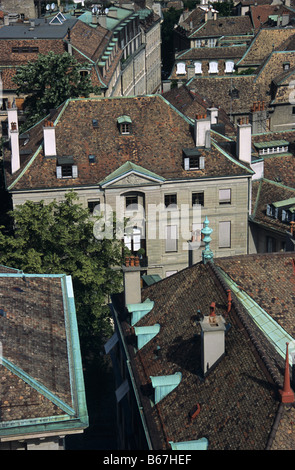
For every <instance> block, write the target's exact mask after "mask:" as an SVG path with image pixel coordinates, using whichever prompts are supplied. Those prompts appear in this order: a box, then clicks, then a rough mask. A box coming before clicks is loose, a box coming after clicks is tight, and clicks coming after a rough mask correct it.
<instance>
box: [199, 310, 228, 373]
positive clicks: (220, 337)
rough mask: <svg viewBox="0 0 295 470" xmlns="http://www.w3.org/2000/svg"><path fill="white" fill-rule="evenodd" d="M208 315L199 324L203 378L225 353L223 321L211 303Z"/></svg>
mask: <svg viewBox="0 0 295 470" xmlns="http://www.w3.org/2000/svg"><path fill="white" fill-rule="evenodd" d="M210 310H211V312H210V315H206V316H204V318H203V320H202V321H201V322H200V325H201V329H202V350H201V357H202V369H203V373H204V376H205V375H206V374H207V373H208V372H209V370H210V369H211V367H212V366H214V365H215V364H216V363H217V361H219V359H221V358H222V356H223V355H224V353H225V320H224V318H223V317H222V316H221V315H216V313H215V303H214V302H212V304H211V307H210Z"/></svg>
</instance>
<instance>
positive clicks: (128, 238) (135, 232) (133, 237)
mask: <svg viewBox="0 0 295 470" xmlns="http://www.w3.org/2000/svg"><path fill="white" fill-rule="evenodd" d="M124 244H125V246H126V247H127V248H128V249H129V250H130V251H131V253H136V252H137V251H138V250H139V249H140V248H141V230H140V229H139V228H137V227H133V228H132V233H127V234H125V235H124Z"/></svg>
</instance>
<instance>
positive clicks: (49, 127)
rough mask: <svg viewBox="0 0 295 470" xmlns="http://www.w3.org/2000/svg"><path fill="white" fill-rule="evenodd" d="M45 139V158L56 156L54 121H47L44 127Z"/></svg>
mask: <svg viewBox="0 0 295 470" xmlns="http://www.w3.org/2000/svg"><path fill="white" fill-rule="evenodd" d="M43 137H44V156H45V157H53V156H56V137H55V126H54V125H53V122H52V121H45V126H44V127H43Z"/></svg>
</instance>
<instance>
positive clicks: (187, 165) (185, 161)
mask: <svg viewBox="0 0 295 470" xmlns="http://www.w3.org/2000/svg"><path fill="white" fill-rule="evenodd" d="M183 161H184V169H185V170H189V158H187V157H186V158H184V160H183Z"/></svg>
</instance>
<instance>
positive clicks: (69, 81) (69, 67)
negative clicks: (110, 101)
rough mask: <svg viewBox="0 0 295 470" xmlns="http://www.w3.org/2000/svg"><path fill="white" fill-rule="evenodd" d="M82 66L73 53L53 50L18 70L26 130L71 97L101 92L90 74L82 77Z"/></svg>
mask: <svg viewBox="0 0 295 470" xmlns="http://www.w3.org/2000/svg"><path fill="white" fill-rule="evenodd" d="M81 67H82V66H81V64H79V63H78V62H77V60H76V59H75V58H74V57H73V56H72V55H71V54H68V53H67V52H64V53H63V54H55V53H54V52H53V51H50V52H49V53H48V54H39V55H38V59H37V60H36V61H29V62H28V63H27V64H26V65H21V66H20V67H18V69H17V72H16V74H15V76H14V77H13V81H14V82H15V83H16V85H17V86H18V88H17V94H18V95H25V101H24V111H25V116H26V122H25V128H26V129H28V128H29V127H31V126H32V125H34V124H36V123H37V122H38V121H39V120H41V119H43V118H44V117H45V116H46V115H47V114H48V113H49V111H50V110H51V109H54V108H56V107H58V106H59V105H60V104H62V103H63V102H64V101H65V100H66V99H68V98H78V97H80V96H84V97H86V98H87V97H88V96H89V95H90V93H95V94H98V93H99V89H98V87H93V86H92V84H91V81H90V78H89V75H86V76H81V75H80V73H79V69H81ZM25 128H22V130H25Z"/></svg>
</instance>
